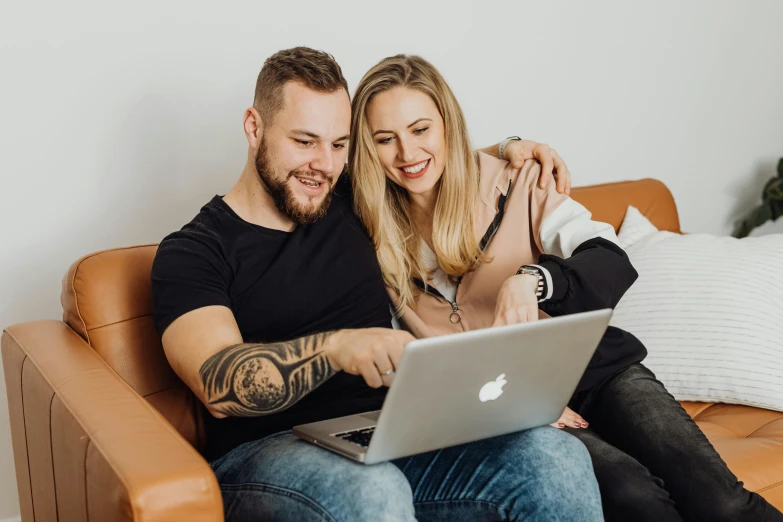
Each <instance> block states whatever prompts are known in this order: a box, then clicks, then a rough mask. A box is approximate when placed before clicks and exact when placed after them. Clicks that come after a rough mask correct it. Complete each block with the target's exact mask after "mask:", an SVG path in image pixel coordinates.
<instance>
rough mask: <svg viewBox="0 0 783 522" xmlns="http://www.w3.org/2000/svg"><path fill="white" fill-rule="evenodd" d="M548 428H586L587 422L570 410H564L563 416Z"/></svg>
mask: <svg viewBox="0 0 783 522" xmlns="http://www.w3.org/2000/svg"><path fill="white" fill-rule="evenodd" d="M550 426H554V427H555V428H565V427H566V426H568V427H569V428H586V427H587V421H586V420H584V419H583V418H582V417H580V416H579V414H578V413H576V412H575V411H574V410H572V409H571V408H566V409H565V410H563V414H562V415H561V416H560V418H559V419H557V420H556V421H555V422H553V423H552V424H550Z"/></svg>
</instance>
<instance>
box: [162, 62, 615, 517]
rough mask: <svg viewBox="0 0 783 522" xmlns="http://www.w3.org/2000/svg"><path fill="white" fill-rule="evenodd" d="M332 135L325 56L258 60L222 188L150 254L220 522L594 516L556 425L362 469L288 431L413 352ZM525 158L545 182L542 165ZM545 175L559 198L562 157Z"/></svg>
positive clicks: (380, 382) (344, 111) (373, 385)
mask: <svg viewBox="0 0 783 522" xmlns="http://www.w3.org/2000/svg"><path fill="white" fill-rule="evenodd" d="M349 126H350V102H349V95H348V89H347V84H346V82H345V79H344V78H343V76H342V73H341V71H340V67H339V66H338V65H337V63H336V62H335V61H334V60H333V58H332V57H331V56H329V55H327V54H325V53H322V52H318V51H314V50H312V49H307V48H295V49H290V50H286V51H281V52H279V53H276V54H275V55H273V56H272V57H270V58H269V59H268V60H267V61H266V62H265V64H264V67H263V69H262V70H261V73H260V74H259V77H258V82H257V85H256V95H255V101H254V103H253V107H251V108H250V109H248V110H247V111H246V112H245V118H244V130H245V135H246V137H247V140H248V155H247V163H246V165H245V168H244V170H243V171H242V174H241V175H240V178H239V180H238V181H237V183H236V184H235V185H234V187H233V188H232V189H231V190H230V191H229V192H228V193H227V194H226V195H225V196H224V197H223V198H221V197H219V196H215V197H214V198H213V199H212V201H210V202H209V203H208V204H207V205H206V206H204V207H203V208H202V210H201V212H200V213H199V215H198V216H196V217H195V218H194V219H193V221H192V222H191V223H189V224H188V225H186V226H185V227H184V228H183V229H182V230H181V231H179V232H175V233H173V234H171V235H169V236H168V237H167V238H166V239H164V241H163V242H162V243H161V246H160V249H159V250H158V254H157V256H156V259H155V263H154V266H153V272H152V282H153V296H154V301H155V321H156V326H157V328H158V330H159V331H160V332H161V334H162V339H163V346H164V349H165V351H166V356H167V357H168V360H169V362H170V363H171V365H172V367H173V368H174V370H175V371H176V372H177V374H178V375H179V376H180V377H181V378H182V379H183V381H185V383H187V385H188V386H189V387H190V388H191V389H192V390H193V392H194V393H195V394H196V396H197V397H198V398H199V399H200V400H201V401H202V402H203V404H204V405H205V407H206V409H207V411H208V412H209V415H206V416H205V417H206V420H205V422H206V424H207V445H208V448H207V452H206V453H207V455H206V456H207V458H208V459H210V460H211V465H212V467H213V469H214V471H215V474H216V475H217V478H218V481H219V482H220V484H221V490H222V493H223V500H224V505H225V510H226V518H227V520H230V521H235V520H274V521H278V520H279V521H298V522H299V521H309V520H338V521H368V520H372V521H376V520H378V521H380V520H389V521H412V520H416V519H417V517H418V519H419V520H463V519H464V520H522V519H524V520H547V521H553V520H569V521H579V520H600V519H601V506H600V500H599V494H598V487H597V485H596V483H595V479H594V475H593V470H592V466H591V464H590V459H589V456H588V454H587V452H586V450H585V448H584V447H583V446H582V445H581V443H579V442H578V441H577V440H576V439H575V438H574V437H571V436H569V435H567V434H565V433H563V432H561V431H559V430H555V429H551V428H539V429H533V430H528V431H525V432H521V433H516V434H512V435H506V436H502V437H495V438H493V439H487V440H484V441H479V442H475V443H471V444H467V445H463V446H459V447H455V448H447V449H444V450H440V451H436V452H432V453H427V454H424V455H417V456H413V457H409V458H404V459H400V460H398V461H395V462H393V463H392V462H387V463H384V464H380V465H375V466H364V465H361V464H357V463H354V462H352V461H349V460H347V459H344V458H342V457H340V456H337V455H334V454H332V453H330V452H327V451H324V450H321V449H319V448H317V447H315V446H312V445H310V444H307V443H305V442H303V441H300V440H297V439H296V438H295V437H293V435H291V433H290V431H289V429H290V428H291V427H292V426H294V425H296V424H301V423H307V422H312V421H316V420H322V419H327V418H332V417H337V416H341V415H348V414H352V413H358V412H363V411H370V410H376V409H379V408H380V406H381V404H382V402H383V398H384V395H385V391H386V386H388V385H389V384H390V383H391V379H392V377H393V375H381V370H380V369H379V366H380V364H381V363H383V366H382V367H383V368H384V369H385V367H386V366H388V361H389V360H391V361H392V362H393V363H394V364H395V365H396V364H397V362H398V361H399V360H400V357H401V356H402V352H403V349H404V346H405V344H406V343H407V342H409V341H410V340H412V337H411V335H410V334H408V333H407V332H404V331H399V330H392V329H391V328H390V324H391V315H390V309H389V298H388V295H387V293H386V290H385V288H384V284H383V280H382V278H381V274H380V269H379V267H378V264H377V260H376V257H375V252H374V249H373V246H372V245H371V243H370V241H369V239H368V237H367V235H366V233H365V231H364V229H363V228H362V226H361V224H360V222H359V220H358V219H357V218H356V216H354V214H353V212H352V201H351V194H350V191H349V189H350V187H349V185H348V183H347V182H346V181H345V176H341V172H342V170H343V168H344V163H345V157H346V150H345V149H346V144H347V142H348V132H349ZM510 146H511V147H512V150H511V154H512V156H513V158H514V160H515V161H520V162H521V161H522V160H523V159H525V157H529V155H526V154H525V153H523V151H522V149H524V148H525V147H528V148H529V147H530V144H529V143H524V142H518V143H512V144H511V145H510ZM515 146H516V147H517V149H516V151H515V150H514V149H513V147H515ZM533 148H535V150H536V152H537V157H538V158H539V159H540V160H542V163H548V164H549V165H550V167H549V169H550V170H551V164H552V162H553V161H558V162H559V158H557V157H556V154H554V152H553V151H551V149H549V148H548V147H545V146H544V147H533ZM490 150H494V151H495V153H497V150H498V149H497V147H493V148H492V149H490ZM505 152H509V151H508V150H506V151H505ZM558 171H559V172H560V176H559V179H558V182H559V184H560V188H561V190H564V189H566V188H567V183H568V180H567V177H568V176H567V173H566V172H565V167H564V165H562V163H561V162H560V166H558ZM376 361H377V362H376ZM384 361H385V363H384Z"/></svg>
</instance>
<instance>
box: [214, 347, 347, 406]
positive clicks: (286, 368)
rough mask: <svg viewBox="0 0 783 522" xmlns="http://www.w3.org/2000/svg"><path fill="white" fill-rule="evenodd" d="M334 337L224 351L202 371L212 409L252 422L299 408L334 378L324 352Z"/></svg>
mask: <svg viewBox="0 0 783 522" xmlns="http://www.w3.org/2000/svg"><path fill="white" fill-rule="evenodd" d="M331 335H332V333H331V332H330V333H320V334H315V335H310V336H307V337H300V338H299V339H294V340H292V341H286V342H281V343H269V344H237V345H234V346H229V347H228V348H225V349H223V350H221V351H219V352H218V353H216V354H215V355H213V356H212V357H210V358H209V359H207V360H206V362H204V364H203V365H202V366H201V370H200V371H199V375H200V376H201V381H202V383H203V387H204V394H205V396H206V399H207V401H208V402H207V403H208V405H209V406H210V407H211V409H212V410H213V411H215V412H220V413H223V414H225V415H229V416H234V417H250V416H256V415H268V414H270V413H276V412H278V411H281V410H284V409H286V408H288V407H289V406H291V405H293V404H296V402H298V401H299V400H300V399H301V398H302V397H304V396H305V395H307V394H308V393H310V392H311V391H313V390H314V389H316V388H317V387H318V386H320V385H321V384H323V383H324V381H326V380H327V379H328V378H329V377H331V376H332V375H334V374H335V370H334V369H333V368H332V366H331V364H329V360H328V359H327V357H326V354H325V353H324V350H323V349H324V345H325V343H326V339H327V338H328V337H329V336H331Z"/></svg>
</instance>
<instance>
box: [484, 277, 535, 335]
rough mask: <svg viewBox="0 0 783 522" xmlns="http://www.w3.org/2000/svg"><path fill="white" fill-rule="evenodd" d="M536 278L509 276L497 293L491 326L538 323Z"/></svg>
mask: <svg viewBox="0 0 783 522" xmlns="http://www.w3.org/2000/svg"><path fill="white" fill-rule="evenodd" d="M537 290H538V278H537V277H536V276H533V275H530V274H520V275H515V276H511V277H509V278H508V279H506V281H505V282H504V283H503V286H501V287H500V291H499V292H498V300H497V304H496V305H495V322H494V323H492V326H505V325H508V324H517V323H530V322H533V321H538V297H536V291H537Z"/></svg>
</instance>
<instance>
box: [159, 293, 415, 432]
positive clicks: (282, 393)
mask: <svg viewBox="0 0 783 522" xmlns="http://www.w3.org/2000/svg"><path fill="white" fill-rule="evenodd" d="M411 340H413V337H412V336H411V335H410V334H409V333H407V332H403V331H395V330H390V329H388V328H366V329H362V330H338V331H334V332H327V333H319V334H314V335H309V336H306V337H300V338H298V339H293V340H291V341H284V342H279V343H263V344H247V343H243V341H242V334H241V333H240V332H239V327H238V326H237V323H236V320H235V319H234V315H233V314H232V313H231V310H229V309H228V308H226V307H224V306H205V307H203V308H199V309H197V310H193V311H192V312H188V313H186V314H184V315H182V316H181V317H179V318H178V319H176V320H175V321H174V322H173V323H171V325H170V326H169V327H168V328H166V331H165V332H163V349H164V351H165V352H166V357H167V358H168V361H169V364H171V367H172V368H173V369H174V371H175V372H176V373H177V375H179V377H180V378H181V379H182V380H183V381H185V384H187V385H188V387H190V389H191V390H193V393H195V394H196V397H198V398H199V400H201V402H203V403H204V405H206V407H207V409H208V410H209V412H210V413H211V414H212V415H213V416H215V417H218V418H222V417H227V416H242V417H248V416H260V415H269V414H273V413H277V412H279V411H282V410H284V409H286V408H289V407H291V406H293V405H294V404H296V403H297V402H298V401H299V400H301V399H302V397H304V396H305V395H307V394H308V393H310V392H311V391H313V390H315V389H316V388H318V386H320V385H321V384H323V383H324V382H325V381H326V380H327V379H329V378H330V377H331V376H332V375H334V374H335V373H336V372H338V371H340V370H343V371H345V372H347V373H350V374H353V375H361V376H362V377H364V380H365V381H366V382H367V385H368V386H371V387H373V388H378V387H380V386H384V385H385V386H388V385H390V384H391V381H392V379H393V374H391V375H387V376H382V375H381V374H382V373H384V372H386V371H387V370H389V369H392V370H393V369H394V368H396V367H397V364H398V363H399V360H400V358H401V357H402V351H403V349H404V346H405V344H407V343H408V342H409V341H411Z"/></svg>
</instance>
